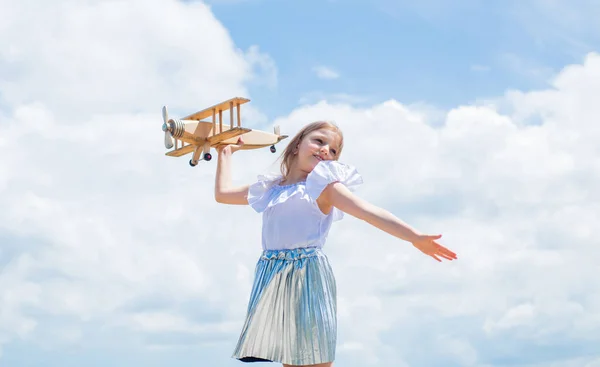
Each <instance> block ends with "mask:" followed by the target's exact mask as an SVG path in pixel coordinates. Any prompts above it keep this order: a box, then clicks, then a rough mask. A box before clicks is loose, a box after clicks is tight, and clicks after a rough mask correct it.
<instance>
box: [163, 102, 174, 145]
mask: <svg viewBox="0 0 600 367" xmlns="http://www.w3.org/2000/svg"><path fill="white" fill-rule="evenodd" d="M162 116H163V126H162V130H163V131H164V132H165V148H167V149H171V148H173V133H172V131H171V128H170V126H169V125H170V124H169V113H168V112H167V106H163V108H162Z"/></svg>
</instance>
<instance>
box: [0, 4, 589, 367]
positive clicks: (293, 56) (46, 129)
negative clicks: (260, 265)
mask: <svg viewBox="0 0 600 367" xmlns="http://www.w3.org/2000/svg"><path fill="white" fill-rule="evenodd" d="M209 5H210V6H208V7H205V6H203V3H200V2H181V1H175V0H159V1H155V2H146V1H144V0H126V1H120V2H107V1H88V2H80V1H75V0H56V1H55V2H47V1H43V0H32V1H31V2H27V3H26V2H14V1H10V0H0V12H1V13H2V14H3V15H5V21H3V22H2V23H0V44H3V45H6V47H2V48H0V156H2V157H8V158H9V159H2V160H0V207H1V208H2V209H3V210H2V211H0V366H4V365H6V366H10V367H22V366H61V367H65V366H84V365H85V366H108V365H110V366H119V367H121V366H122V367H129V366H139V365H144V366H164V365H172V366H182V367H185V366H198V365H211V366H212V365H214V366H241V364H240V363H239V362H236V361H234V360H232V359H230V357H229V356H230V354H231V351H232V350H233V346H234V345H235V342H236V340H237V336H238V333H239V330H240V328H241V323H242V322H243V317H244V312H245V309H246V302H247V297H248V295H249V291H250V285H251V281H252V273H253V269H254V265H255V260H256V257H257V254H258V252H259V251H260V248H259V247H260V228H261V227H260V216H257V215H256V214H255V213H254V212H253V211H252V210H250V209H249V208H247V207H228V206H223V205H219V204H217V203H216V202H215V201H214V198H213V196H212V193H213V186H212V185H213V180H214V172H215V171H214V168H215V164H214V163H215V160H213V161H211V162H202V163H201V164H199V165H198V166H197V167H195V168H190V167H189V166H188V163H187V162H188V157H182V158H171V157H165V155H164V154H165V149H164V145H163V133H162V131H161V130H160V127H161V125H162V119H161V115H160V109H161V107H162V105H163V104H166V105H169V107H170V111H171V113H172V115H173V116H178V115H180V114H188V113H190V112H193V111H196V110H198V109H201V108H203V107H206V106H209V105H212V104H214V103H216V102H218V101H220V100H223V99H226V98H230V97H232V96H236V95H237V96H240V95H241V96H244V97H249V98H250V99H251V100H252V102H251V103H250V104H249V106H248V107H247V108H245V109H244V111H245V112H244V118H243V121H244V124H246V126H250V127H252V128H256V127H258V128H265V129H269V130H270V129H271V127H272V125H274V124H279V125H281V129H282V133H284V134H290V135H291V134H293V133H295V131H297V130H298V129H299V128H300V127H301V126H302V125H303V124H305V123H306V122H308V121H311V120H315V119H335V120H336V121H337V122H338V123H339V124H340V126H342V128H343V129H344V132H345V137H346V139H347V140H346V142H347V145H346V146H345V149H344V153H343V160H344V161H345V162H347V163H349V164H352V165H354V166H356V167H357V169H358V170H359V172H360V173H361V174H362V175H363V176H364V181H365V184H364V185H363V187H361V188H360V190H359V191H358V194H359V195H360V196H361V197H363V198H365V199H366V200H368V201H370V202H372V203H374V204H375V205H380V206H382V207H384V208H385V209H388V210H389V211H391V212H392V213H394V214H396V215H398V216H399V217H401V218H402V219H403V220H405V221H407V222H408V223H410V224H412V225H414V226H416V227H417V228H420V229H422V230H423V231H425V232H428V231H431V232H436V233H438V232H441V233H443V236H444V237H443V242H444V244H446V245H447V246H448V247H450V248H451V249H453V250H455V251H456V252H457V253H458V254H459V261H456V262H452V263H450V264H447V263H445V264H437V263H434V262H433V261H430V260H429V259H427V258H425V257H423V256H422V255H421V254H420V253H418V252H417V251H414V249H412V248H411V247H410V246H407V244H406V243H404V242H402V241H399V240H397V239H395V238H392V237H390V236H389V235H387V234H385V233H382V232H381V231H379V230H377V229H374V228H373V227H371V226H368V225H367V224H365V223H364V222H361V221H359V220H357V219H356V218H352V217H349V216H347V217H346V218H344V220H343V221H341V222H340V223H338V224H336V225H335V226H334V228H333V229H332V232H331V234H330V237H329V239H328V243H327V248H326V251H327V253H328V256H329V257H330V259H331V262H332V264H333V266H334V271H335V272H336V277H337V281H338V288H339V289H338V290H339V292H338V293H339V305H340V308H339V343H338V356H337V364H336V365H339V366H345V367H346V366H347V367H358V366H361V367H363V366H380V365H389V366H400V367H421V366H429V365H436V366H439V365H443V366H449V367H454V366H457V367H459V366H460V367H463V366H464V367H492V366H493V367H495V366H507V367H508V366H510V367H598V366H600V354H598V352H597V348H596V346H597V345H598V344H599V343H600V339H599V336H598V333H597V332H596V330H598V328H600V321H599V319H598V316H597V315H599V314H600V303H599V302H598V297H597V295H598V294H600V280H598V277H597V275H596V273H597V271H596V269H597V265H596V263H595V259H597V258H598V256H599V255H600V253H599V247H598V245H597V244H598V241H597V239H596V238H595V236H594V233H595V229H596V228H598V227H599V226H600V222H599V220H600V218H598V216H597V213H598V204H597V202H598V201H597V199H598V198H599V197H600V191H599V190H600V189H599V188H600V175H598V172H599V170H598V162H599V157H600V150H599V148H598V143H597V142H598V141H600V130H599V129H598V128H597V123H596V122H597V116H598V115H599V114H600V105H599V104H598V103H597V96H598V95H600V79H599V78H598V75H600V55H599V54H598V52H599V51H600V32H598V30H597V19H598V17H599V16H600V5H599V4H598V3H597V2H595V1H592V0H578V1H566V0H565V1H560V0H558V1H552V2H546V1H541V0H530V1H516V0H513V1H502V2H500V1H483V0H463V1H457V2H447V1H441V0H440V1H436V0H424V1H421V2H419V3H418V4H415V3H414V2H409V1H388V0H374V1H358V0H354V1H341V0H339V1H334V0H331V1H316V0H308V1H295V2H292V1H273V0H214V1H210V3H209ZM33 23H34V24H36V28H33V27H31V24H33ZM481 101H485V104H482V103H481ZM424 106H427V107H424ZM424 110H425V111H427V112H432V111H433V112H432V113H426V114H423V113H422V112H423V111H424ZM532 125H533V126H532ZM283 144H285V141H284V142H283ZM17 153H18V154H17ZM276 158H277V157H276V156H274V155H272V154H271V153H269V152H268V151H267V150H258V151H252V152H250V151H249V152H243V153H242V152H240V154H236V157H235V160H234V174H233V177H234V181H235V182H236V183H242V182H243V183H250V182H254V181H255V180H256V176H257V175H258V174H262V173H265V171H272V169H273V167H274V164H273V163H274V162H275V160H276ZM382 170H385V171H383V172H385V174H382Z"/></svg>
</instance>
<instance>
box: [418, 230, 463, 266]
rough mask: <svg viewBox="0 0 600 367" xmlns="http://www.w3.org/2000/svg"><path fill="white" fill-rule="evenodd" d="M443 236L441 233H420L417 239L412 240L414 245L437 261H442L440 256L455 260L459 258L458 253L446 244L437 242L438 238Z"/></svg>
mask: <svg viewBox="0 0 600 367" xmlns="http://www.w3.org/2000/svg"><path fill="white" fill-rule="evenodd" d="M441 237H442V235H441V234H438V235H419V236H418V237H417V239H416V240H414V241H412V244H413V246H415V247H416V248H417V249H419V251H421V252H422V253H424V254H425V255H428V256H431V257H433V258H434V259H435V260H437V261H440V262H441V261H442V260H441V259H440V257H442V258H444V259H447V260H455V259H457V257H456V254H455V253H454V252H452V251H450V250H448V249H447V248H445V247H444V246H442V245H440V244H439V243H437V241H436V240H438V239H440V238H441Z"/></svg>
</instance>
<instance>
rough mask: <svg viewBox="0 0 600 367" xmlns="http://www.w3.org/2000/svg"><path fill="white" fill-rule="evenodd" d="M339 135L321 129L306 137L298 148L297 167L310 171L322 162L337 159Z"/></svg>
mask: <svg viewBox="0 0 600 367" xmlns="http://www.w3.org/2000/svg"><path fill="white" fill-rule="evenodd" d="M339 139H340V137H339V135H338V134H337V133H336V132H335V131H331V130H327V129H322V130H315V131H313V132H311V133H310V134H308V135H306V136H305V137H304V138H303V139H302V142H300V145H299V146H298V154H297V160H298V162H297V163H298V167H299V168H300V169H302V170H304V171H308V172H310V171H312V170H313V168H315V166H316V165H317V164H318V163H319V162H320V161H322V160H324V161H330V160H333V159H335V158H336V157H337V152H338V149H339V148H338V147H339Z"/></svg>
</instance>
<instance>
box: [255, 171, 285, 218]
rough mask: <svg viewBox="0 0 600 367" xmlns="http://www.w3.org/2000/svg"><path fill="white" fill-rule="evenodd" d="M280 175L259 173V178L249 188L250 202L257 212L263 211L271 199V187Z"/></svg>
mask: <svg viewBox="0 0 600 367" xmlns="http://www.w3.org/2000/svg"><path fill="white" fill-rule="evenodd" d="M278 179H280V176H270V175H259V176H258V180H257V181H256V182H255V183H253V184H252V185H250V187H249V188H248V204H249V205H250V206H251V207H252V209H254V210H255V211H256V212H258V213H261V212H263V211H264V210H265V209H266V208H267V207H268V205H269V202H270V201H271V195H270V194H271V188H272V187H273V185H274V184H275V183H276V182H277V180H278Z"/></svg>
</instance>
